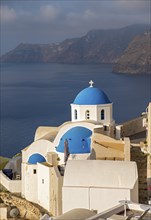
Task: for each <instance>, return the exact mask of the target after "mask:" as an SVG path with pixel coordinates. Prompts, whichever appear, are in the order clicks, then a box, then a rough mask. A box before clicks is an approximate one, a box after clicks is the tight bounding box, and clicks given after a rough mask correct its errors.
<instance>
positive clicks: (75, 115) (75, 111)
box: [74, 109, 78, 120]
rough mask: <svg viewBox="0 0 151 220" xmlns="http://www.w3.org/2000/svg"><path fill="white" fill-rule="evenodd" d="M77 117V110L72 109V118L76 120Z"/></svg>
mask: <svg viewBox="0 0 151 220" xmlns="http://www.w3.org/2000/svg"><path fill="white" fill-rule="evenodd" d="M77 118H78V113H77V110H76V109H75V110H74V119H75V120H76V119H77Z"/></svg>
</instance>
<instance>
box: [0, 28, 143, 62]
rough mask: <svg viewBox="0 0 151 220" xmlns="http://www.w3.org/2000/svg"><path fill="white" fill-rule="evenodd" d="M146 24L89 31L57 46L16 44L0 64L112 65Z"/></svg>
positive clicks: (2, 58)
mask: <svg viewBox="0 0 151 220" xmlns="http://www.w3.org/2000/svg"><path fill="white" fill-rule="evenodd" d="M146 28H147V26H146V25H131V26H127V27H124V28H120V29H110V30H92V31H89V32H88V33H87V34H86V35H85V36H83V37H81V38H73V39H67V40H65V41H63V42H61V43H59V44H23V43H22V44H20V45H18V46H17V47H16V48H15V49H14V50H12V51H10V52H8V53H6V54H4V55H3V56H2V57H1V62H50V63H52V62H53V63H54V62H55V63H74V64H75V63H115V62H117V60H118V59H119V57H120V56H121V55H122V54H123V52H124V50H125V49H126V48H127V46H128V45H129V43H130V42H131V41H132V39H133V38H134V37H135V36H137V35H138V34H141V33H143V32H144V30H145V29H146Z"/></svg>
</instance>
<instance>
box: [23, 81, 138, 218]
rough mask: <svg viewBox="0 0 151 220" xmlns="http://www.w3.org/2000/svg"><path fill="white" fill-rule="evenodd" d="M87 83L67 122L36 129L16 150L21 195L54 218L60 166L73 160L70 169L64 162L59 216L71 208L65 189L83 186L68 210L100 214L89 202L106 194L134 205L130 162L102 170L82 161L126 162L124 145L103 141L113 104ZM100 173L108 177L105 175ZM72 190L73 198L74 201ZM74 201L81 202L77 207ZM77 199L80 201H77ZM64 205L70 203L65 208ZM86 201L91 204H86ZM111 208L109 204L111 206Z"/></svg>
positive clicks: (57, 208) (134, 177)
mask: <svg viewBox="0 0 151 220" xmlns="http://www.w3.org/2000/svg"><path fill="white" fill-rule="evenodd" d="M92 84H93V82H92V81H91V82H90V87H88V88H86V89H84V90H82V91H81V92H80V93H79V94H78V95H77V96H76V98H75V99H74V101H73V103H72V104H71V122H66V123H64V124H63V125H61V126H60V127H39V128H38V129H37V130H36V133H35V137H34V142H33V143H31V144H30V145H29V146H28V147H26V148H25V149H23V150H22V174H21V176H22V180H21V182H22V189H21V194H22V196H23V197H24V198H26V199H27V200H29V201H31V202H34V203H37V204H39V205H41V206H42V207H44V208H45V209H47V210H48V211H50V212H51V213H52V214H53V215H55V216H57V215H59V214H61V213H62V186H63V167H62V166H61V165H62V164H64V163H65V162H66V161H67V160H74V163H73V164H74V165H73V166H72V163H71V165H70V163H69V164H68V165H67V169H66V171H65V180H64V186H63V205H64V211H67V210H69V209H70V208H71V207H70V205H71V202H69V200H68V196H67V194H68V193H69V194H68V195H70V190H71V187H73V188H74V187H84V188H83V189H82V190H81V195H80V194H79V192H80V191H77V198H76V197H75V200H74V201H72V202H73V203H72V204H73V206H75V205H76V206H79V208H81V207H82V206H85V207H86V208H94V209H98V210H100V208H99V207H98V206H97V204H96V203H94V201H92V200H95V197H96V198H98V195H100V196H104V198H105V197H106V196H109V195H110V192H112V197H113V198H112V197H111V200H112V199H114V200H115V201H117V200H118V199H122V198H123V199H124V198H125V197H127V199H133V200H135V201H137V196H138V195H137V171H136V166H135V165H134V163H132V164H129V163H126V164H125V165H121V164H122V162H121V163H116V164H115V165H114V163H115V162H112V164H111V163H110V162H106V163H105V164H104V165H103V163H98V161H95V162H94V161H91V162H88V161H86V160H90V159H93V160H94V159H99V160H100V159H102V158H105V159H109V158H110V159H112V160H116V159H117V160H129V159H128V158H130V155H129V154H130V144H129V142H128V141H127V140H126V141H122V140H120V141H119V140H118V141H117V140H115V139H113V138H111V137H109V136H112V133H113V131H114V120H113V109H112V107H113V103H112V102H110V100H109V98H108V97H107V95H106V94H105V93H104V92H103V91H101V90H99V89H98V88H95V87H93V85H92ZM104 134H106V135H109V136H106V135H104ZM125 149H126V150H125ZM78 160H83V162H80V161H78ZM76 164H77V166H76ZM97 164H98V166H97ZM123 164H124V162H123ZM58 165H59V166H58ZM102 165H103V167H104V168H102ZM120 167H122V169H121V168H120ZM124 169H125V170H124ZM106 170H107V171H109V170H110V172H109V173H108V174H106ZM113 172H115V177H114V181H115V182H114V181H113V179H112V178H111V177H112V174H113ZM122 172H123V173H122ZM124 172H125V173H128V172H131V175H132V177H131V178H130V180H129V179H128V178H124ZM118 173H119V174H118ZM70 174H71V176H70ZM72 174H73V175H72ZM74 174H75V176H74ZM109 174H110V176H109ZM106 175H107V178H106ZM71 177H72V184H73V183H74V184H77V185H76V186H75V185H74V184H73V185H72V184H71ZM105 178H106V179H105ZM102 180H103V182H102ZM132 180H133V181H132ZM134 182H136V185H135V184H134ZM80 183H82V184H84V185H83V186H82V185H80ZM78 184H79V185H78ZM68 187H69V188H68ZM90 188H91V189H90ZM92 188H95V189H92ZM72 190H73V189H72ZM72 190H71V192H72V193H73V196H76V194H75V193H74V192H73V191H74V190H73V191H72ZM76 190H78V189H77V188H75V192H76ZM90 191H91V194H93V196H92V198H93V199H92V200H91V201H90V200H88V198H86V197H88V196H89V194H90ZM97 193H98V194H97ZM71 195H72V194H71ZM79 196H80V197H81V201H80V203H77V201H78V200H77V199H78V197H79ZM83 196H84V197H83ZM70 198H71V197H70ZM83 198H85V199H84V201H83V202H82V199H83ZM67 202H68V203H70V204H69V206H68V205H67ZM90 202H91V203H92V205H90V204H89V203H90ZM74 204H75V205H74ZM93 204H95V205H93ZM102 205H103V204H102ZM111 205H114V204H113V202H111ZM102 207H104V206H102ZM104 208H105V207H104Z"/></svg>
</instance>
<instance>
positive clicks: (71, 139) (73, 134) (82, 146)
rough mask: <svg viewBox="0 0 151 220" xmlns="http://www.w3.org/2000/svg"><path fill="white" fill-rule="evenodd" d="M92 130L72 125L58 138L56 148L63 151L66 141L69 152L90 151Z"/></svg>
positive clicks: (80, 152)
mask: <svg viewBox="0 0 151 220" xmlns="http://www.w3.org/2000/svg"><path fill="white" fill-rule="evenodd" d="M91 135H92V131H91V130H89V129H87V128H85V127H80V126H77V127H74V128H71V129H70V130H68V131H67V132H66V133H65V134H64V135H63V136H62V138H61V139H60V142H59V145H58V146H57V148H56V150H57V151H58V152H61V153H64V142H65V140H67V141H68V150H69V153H70V154H84V153H90V152H91V149H90V144H91V139H90V136H91Z"/></svg>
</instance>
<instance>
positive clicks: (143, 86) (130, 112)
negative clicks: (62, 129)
mask: <svg viewBox="0 0 151 220" xmlns="http://www.w3.org/2000/svg"><path fill="white" fill-rule="evenodd" d="M0 77H1V82H0V83H1V94H0V102H1V113H0V119H1V129H0V132H1V136H0V150H1V152H0V153H1V155H2V156H6V157H12V156H13V155H15V154H17V153H19V152H20V151H21V150H22V149H23V148H25V147H26V146H29V145H30V144H31V143H32V142H33V141H34V134H35V131H36V129H37V127H39V126H59V125H61V124H62V123H63V122H65V121H70V118H71V117H70V115H71V113H70V108H71V106H70V104H71V103H73V101H74V99H75V97H76V95H77V94H78V93H79V92H80V91H81V90H82V89H84V88H86V87H88V86H89V81H90V80H93V81H94V87H97V88H99V89H101V90H103V91H104V92H105V93H106V94H107V96H108V97H109V99H110V100H111V101H112V102H113V111H114V119H115V121H116V123H118V124H120V123H122V122H125V121H127V120H130V119H133V118H136V117H139V116H140V115H141V113H142V112H144V111H145V110H146V107H147V105H148V102H149V101H151V75H141V74H140V75H130V74H114V73H112V65H109V64H102V65H96V64H95V65H90V64H89V65H68V64H44V63H28V64H1V73H0Z"/></svg>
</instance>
